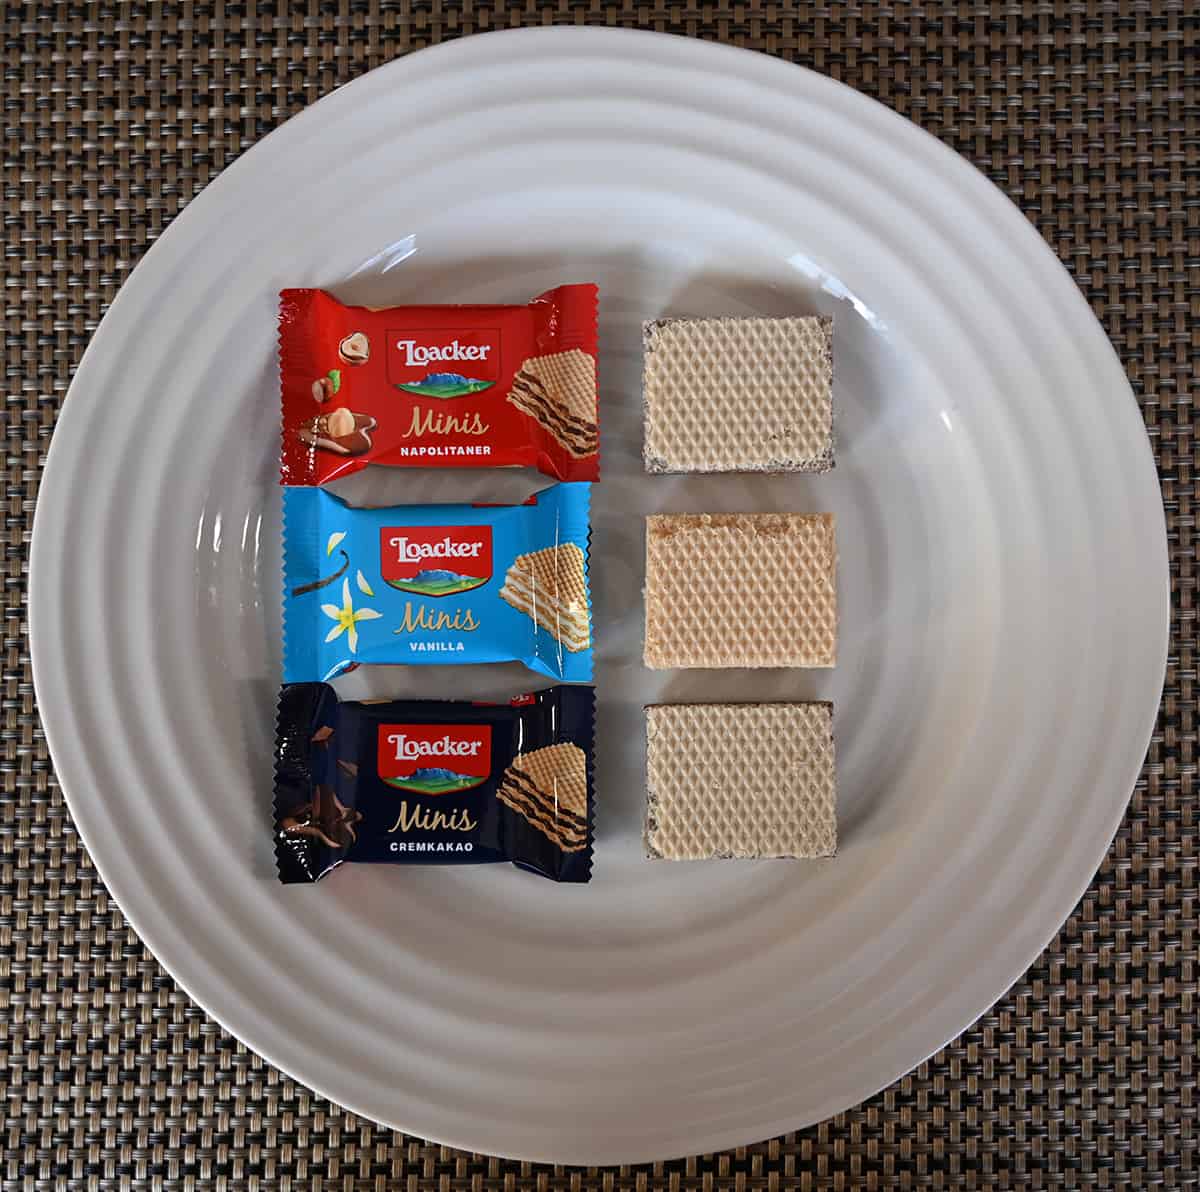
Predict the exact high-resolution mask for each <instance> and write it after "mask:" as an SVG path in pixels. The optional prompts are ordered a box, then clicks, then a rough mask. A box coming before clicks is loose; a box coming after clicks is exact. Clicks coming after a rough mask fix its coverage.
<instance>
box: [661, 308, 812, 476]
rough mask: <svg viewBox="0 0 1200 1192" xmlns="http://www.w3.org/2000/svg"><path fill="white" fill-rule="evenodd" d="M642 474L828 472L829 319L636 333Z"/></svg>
mask: <svg viewBox="0 0 1200 1192" xmlns="http://www.w3.org/2000/svg"><path fill="white" fill-rule="evenodd" d="M643 337H644V344H645V355H644V366H643V367H644V372H643V386H642V389H643V400H644V404H645V420H646V425H645V441H644V457H645V465H646V471H648V472H825V471H828V470H829V469H830V468H831V467H833V320H832V319H831V318H828V317H815V316H809V317H800V318H783V319H766V318H746V319H738V318H719V319H661V320H659V321H657V322H652V323H647V324H646V325H645V327H644V329H643Z"/></svg>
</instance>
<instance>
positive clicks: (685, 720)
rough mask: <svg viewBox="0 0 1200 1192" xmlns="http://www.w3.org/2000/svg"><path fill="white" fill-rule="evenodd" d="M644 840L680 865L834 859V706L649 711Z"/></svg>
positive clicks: (699, 707)
mask: <svg viewBox="0 0 1200 1192" xmlns="http://www.w3.org/2000/svg"><path fill="white" fill-rule="evenodd" d="M645 845H646V853H647V855H648V856H650V857H654V858H661V859H665V860H672V861H687V860H701V859H704V858H709V857H829V856H833V855H834V853H835V852H836V851H837V779H836V774H835V770H834V746H833V707H832V705H831V704H827V703H803V704H663V705H658V706H653V707H649V708H647V709H646V828H645Z"/></svg>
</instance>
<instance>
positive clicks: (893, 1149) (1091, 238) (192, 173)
mask: <svg viewBox="0 0 1200 1192" xmlns="http://www.w3.org/2000/svg"><path fill="white" fill-rule="evenodd" d="M0 11H2V13H3V18H2V19H3V31H4V76H5V105H4V138H5V143H4V153H5V167H4V208H3V215H4V246H5V290H4V320H5V324H4V335H5V339H4V348H5V352H4V362H5V376H6V381H7V384H6V387H5V400H4V425H5V449H6V450H5V458H4V470H5V476H4V478H5V481H6V501H5V506H4V510H5V518H4V528H3V549H4V573H3V574H4V605H3V608H4V626H3V638H4V641H3V649H4V673H3V709H2V715H0V737H2V741H3V751H2V755H0V773H2V776H3V796H2V802H0V1115H2V1117H3V1127H2V1131H0V1181H3V1186H4V1187H5V1188H9V1187H11V1188H42V1187H55V1186H61V1187H66V1186H78V1187H96V1188H110V1187H112V1188H116V1187H124V1186H130V1185H134V1186H137V1185H140V1186H162V1187H168V1188H224V1187H229V1188H255V1187H263V1188H267V1187H270V1188H306V1189H307V1188H333V1187H336V1188H359V1187H362V1188H392V1187H403V1188H407V1189H415V1188H418V1187H426V1186H428V1187H437V1188H439V1189H444V1190H446V1192H455V1190H458V1189H464V1190H465V1189H468V1188H470V1189H475V1190H487V1192H491V1190H496V1189H502V1188H503V1189H519V1188H525V1187H527V1186H528V1187H530V1188H533V1187H536V1188H538V1189H544V1190H551V1189H559V1188H563V1189H566V1188H572V1189H574V1188H591V1187H600V1188H609V1189H620V1190H624V1189H648V1188H653V1187H658V1186H663V1187H670V1188H678V1189H699V1188H724V1187H736V1188H746V1189H759V1188H771V1189H783V1188H792V1187H800V1188H809V1187H814V1188H815V1187H834V1188H877V1187H912V1186H917V1187H975V1186H984V1185H987V1186H1001V1187H1019V1188H1026V1187H1028V1188H1032V1187H1052V1186H1053V1187H1058V1186H1063V1185H1064V1184H1069V1185H1073V1186H1079V1185H1087V1186H1100V1187H1107V1186H1117V1185H1123V1184H1132V1185H1135V1186H1144V1185H1148V1184H1156V1185H1166V1186H1175V1187H1178V1186H1182V1185H1185V1184H1194V1183H1197V1182H1200V1164H1198V1161H1197V1150H1196V1129H1195V1116H1196V1113H1197V1103H1196V1100H1197V1099H1196V1080H1197V1073H1196V1033H1195V1026H1194V1019H1195V1016H1196V1013H1197V999H1196V979H1197V963H1196V945H1197V932H1196V925H1195V921H1196V914H1197V897H1196V886H1197V855H1198V853H1200V842H1198V839H1197V827H1196V804H1195V790H1196V763H1197V758H1196V713H1195V709H1194V699H1195V694H1196V692H1195V687H1196V663H1197V624H1196V611H1195V599H1196V544H1195V533H1196V515H1195V512H1194V510H1195V503H1196V498H1197V480H1196V469H1197V449H1198V448H1197V440H1196V417H1197V414H1196V409H1195V406H1194V398H1195V392H1194V388H1193V386H1194V384H1195V366H1196V362H1197V360H1200V270H1198V257H1200V107H1198V105H1200V86H1198V84H1197V80H1198V78H1200V9H1198V8H1197V5H1196V4H1195V3H1194V0H1161V2H1157V0H1156V2H1153V3H1148V2H1144V0H1121V2H1117V3H1104V2H1091V3H1035V2H1028V3H994V4H988V3H974V4H973V3H966V2H963V3H958V4H955V3H948V4H916V5H911V6H910V5H907V4H905V5H895V4H874V3H862V4H821V5H811V6H810V5H802V6H797V7H792V6H789V5H786V4H781V3H777V2H775V0H642V2H640V0H548V2H542V0H520V2H516V0H513V2H512V3H506V2H505V0H410V2H406V3H401V4H389V3H382V2H380V0H321V2H320V3H317V2H312V3H309V4H307V5H296V6H289V5H286V4H275V3H269V4H268V3H244V4H230V5H214V6H210V5H204V4H192V3H171V4H162V5H147V6H140V5H129V4H85V3H82V2H77V3H58V4H55V3H26V4H20V3H7V4H5V5H4V6H3V8H2V9H0ZM551 22H575V23H583V22H594V23H597V24H610V25H630V26H637V27H641V28H653V29H660V30H668V31H674V32H680V33H687V34H691V35H694V36H700V37H707V38H713V39H720V40H724V41H730V42H734V43H736V44H738V45H743V46H749V47H752V48H755V49H759V50H763V51H765V52H767V53H769V54H775V55H777V56H779V57H782V58H786V59H788V60H790V61H793V62H798V63H802V64H804V65H806V66H810V67H812V68H814V69H815V70H818V71H821V72H823V73H825V74H828V75H832V76H833V77H834V78H837V79H841V80H844V81H845V82H847V83H850V84H852V85H853V86H855V87H857V88H858V89H859V90H861V91H863V92H865V93H867V94H869V95H873V96H876V97H878V98H879V99H881V100H882V101H883V102H884V103H886V104H888V105H890V106H891V107H893V108H895V109H896V110H897V111H899V112H902V113H903V114H904V115H906V116H908V117H910V118H911V119H912V120H914V121H916V122H917V123H918V124H920V125H921V126H922V127H924V128H926V129H928V130H929V131H930V132H932V133H933V134H934V135H935V136H937V137H939V138H941V139H942V140H943V141H944V142H945V143H946V144H948V145H950V146H951V147H953V148H954V149H956V150H957V151H958V152H960V153H962V154H963V155H965V156H966V157H967V158H968V159H969V160H971V161H972V162H974V163H975V164H976V165H977V166H979V168H980V169H982V170H983V171H984V172H985V173H986V174H987V175H988V176H989V177H990V178H992V179H993V180H994V181H995V182H996V184H997V185H998V186H1000V187H1001V188H1002V189H1003V190H1004V191H1005V192H1006V193H1008V194H1009V195H1010V196H1012V198H1013V199H1014V200H1015V201H1016V202H1017V203H1019V204H1020V206H1021V207H1022V209H1023V210H1024V211H1025V212H1026V214H1027V215H1028V216H1029V218H1030V219H1031V220H1032V221H1033V222H1034V223H1035V224H1036V225H1037V227H1038V228H1039V229H1040V231H1041V232H1042V234H1043V235H1044V236H1045V237H1046V239H1047V240H1048V241H1049V242H1050V244H1051V245H1052V246H1053V247H1054V249H1055V251H1056V252H1057V253H1058V255H1059V257H1060V258H1061V259H1062V261H1063V263H1064V264H1065V265H1066V266H1067V268H1068V269H1069V270H1070V271H1071V272H1072V274H1073V275H1074V277H1075V279H1076V281H1077V282H1078V284H1079V286H1080V288H1081V289H1082V290H1083V292H1084V293H1085V294H1086V296H1087V298H1088V300H1089V302H1090V303H1091V305H1092V309H1093V310H1094V311H1095V312H1096V315H1097V316H1098V317H1099V319H1100V320H1101V322H1102V323H1103V324H1104V326H1105V328H1106V330H1107V331H1108V334H1109V335H1110V336H1111V337H1112V340H1113V342H1114V343H1115V344H1116V346H1117V350H1118V351H1119V353H1120V355H1121V358H1122V360H1123V361H1124V363H1125V366H1126V368H1127V370H1128V373H1129V377H1130V380H1131V381H1132V382H1133V386H1134V389H1135V391H1136V392H1137V395H1138V398H1139V400H1140V401H1141V403H1142V409H1143V412H1144V414H1145V419H1146V425H1147V427H1148V428H1149V432H1150V437H1151V440H1152V442H1153V444H1154V450H1155V453H1156V455H1157V458H1158V465H1159V471H1160V475H1161V477H1162V485H1163V494H1164V497H1165V501H1166V509H1167V521H1168V532H1169V535H1170V548H1171V573H1172V578H1173V610H1174V623H1173V637H1172V644H1171V655H1170V664H1169V669H1168V674H1167V687H1166V693H1165V698H1164V701H1163V706H1162V712H1161V715H1160V718H1159V723H1158V728H1157V731H1156V732H1155V735H1154V740H1153V744H1152V745H1151V748H1150V753H1149V757H1148V759H1147V763H1146V766H1145V769H1144V771H1143V774H1142V778H1141V780H1140V782H1139V784H1138V787H1137V791H1136V793H1135V795H1134V798H1133V804H1132V807H1131V809H1130V812H1129V815H1128V816H1127V818H1126V820H1125V824H1124V826H1123V828H1122V829H1121V832H1120V835H1119V836H1118V838H1117V840H1116V842H1115V844H1114V845H1113V848H1112V850H1111V852H1110V853H1109V856H1108V860H1107V861H1106V863H1105V865H1104V867H1103V869H1102V870H1101V872H1100V874H1099V875H1098V876H1097V878H1096V880H1095V881H1094V882H1093V883H1092V886H1091V888H1090V890H1089V891H1088V893H1087V896H1086V897H1085V898H1084V900H1083V902H1082V903H1081V904H1080V906H1079V907H1078V909H1077V910H1076V912H1075V914H1074V915H1073V916H1072V918H1071V920H1070V921H1069V922H1068V923H1067V925H1066V926H1065V927H1064V928H1063V929H1062V931H1061V932H1060V933H1059V935H1058V937H1057V938H1056V939H1055V941H1054V943H1053V944H1052V945H1051V947H1050V948H1049V949H1048V950H1047V951H1046V953H1045V955H1044V956H1043V957H1042V958H1041V960H1039V961H1038V963H1037V964H1036V965H1035V966H1034V967H1033V968H1032V969H1031V970H1030V972H1029V973H1028V974H1027V975H1026V977H1025V978H1024V979H1023V980H1022V981H1020V982H1019V983H1018V985H1017V986H1016V987H1015V988H1014V989H1013V990H1012V991H1011V992H1010V993H1009V994H1008V995H1007V996H1006V997H1005V998H1003V999H1002V1000H1001V1002H1000V1003H999V1005H998V1006H997V1007H996V1008H995V1009H994V1010H992V1011H991V1012H990V1013H989V1014H987V1015H986V1016H985V1017H984V1018H983V1020H982V1021H981V1022H979V1023H978V1024H977V1025H976V1026H975V1027H974V1028H973V1029H971V1030H970V1031H968V1032H967V1034H966V1035H964V1036H963V1037H962V1038H961V1039H960V1040H958V1041H957V1042H956V1043H954V1044H953V1045H951V1046H949V1047H947V1048H946V1049H945V1050H943V1051H942V1052H940V1053H939V1054H938V1055H937V1056H935V1057H934V1058H933V1059H932V1060H930V1061H929V1062H928V1063H926V1064H924V1065H922V1066H921V1067H920V1068H919V1069H918V1070H917V1071H916V1072H914V1073H913V1074H911V1075H910V1076H908V1077H906V1078H905V1079H903V1080H901V1081H899V1082H898V1083H896V1084H895V1085H893V1086H892V1087H891V1088H890V1089H888V1090H887V1091H886V1092H884V1093H881V1094H880V1095H879V1096H877V1097H875V1098H873V1099H872V1100H871V1101H869V1102H868V1103H867V1104H865V1105H863V1106H861V1107H859V1108H858V1109H855V1110H853V1111H852V1112H849V1113H846V1114H842V1115H841V1116H839V1117H838V1118H835V1119H833V1120H832V1121H829V1122H827V1123H825V1124H823V1125H821V1126H819V1127H816V1128H814V1129H811V1130H806V1131H803V1132H802V1133H799V1134H791V1135H787V1136H785V1137H783V1138H778V1139H775V1140H773V1141H770V1142H763V1143H762V1144H760V1145H757V1146H753V1147H747V1148H745V1149H742V1150H737V1151H731V1152H728V1153H726V1154H721V1155H712V1156H705V1157H703V1158H697V1159H693V1160H687V1161H680V1162H673V1163H663V1164H656V1165H653V1166H647V1167H638V1168H620V1169H611V1170H605V1171H572V1170H564V1169H554V1168H539V1167H535V1166H532V1165H528V1164H518V1163H510V1162H505V1161H501V1160H496V1159H490V1158H487V1157H481V1156H477V1155H469V1154H464V1153H460V1152H456V1151H453V1150H449V1149H446V1148H443V1147H438V1146H434V1145H430V1144H426V1143H424V1142H421V1141H420V1140H417V1139H412V1138H406V1137H404V1136H402V1135H398V1134H395V1133H392V1132H391V1131H388V1130H384V1129H381V1128H379V1127H377V1126H375V1125H374V1124H372V1123H370V1122H367V1121H364V1120H362V1119H361V1118H358V1117H355V1116H354V1115H353V1114H349V1113H346V1112H343V1111H342V1110H340V1109H338V1108H337V1107H335V1106H333V1105H330V1104H328V1103H327V1102H325V1101H323V1100H321V1099H320V1098H318V1097H316V1096H314V1095H313V1094H312V1093H310V1092H308V1091H307V1090H306V1089H304V1088H303V1087H301V1086H299V1085H297V1084H296V1083H294V1082H293V1081H291V1080H289V1079H287V1078H285V1077H283V1076H281V1075H280V1074H279V1073H278V1072H276V1071H275V1070H274V1069H272V1068H271V1067H270V1066H269V1065H267V1064H266V1063H264V1062H263V1061H261V1060H260V1059H258V1058H257V1057H256V1056H254V1055H252V1054H250V1053H248V1052H247V1051H246V1050H245V1049H244V1048H243V1047H242V1046H240V1045H239V1044H238V1043H236V1042H235V1041H234V1040H233V1039H231V1038H230V1037H229V1036H228V1035H226V1034H225V1033H224V1032H223V1031H222V1030H221V1029H220V1028H218V1027H217V1026H215V1025H214V1024H213V1023H212V1022H210V1021H209V1020H208V1019H207V1018H206V1016H205V1015H204V1014H203V1013H202V1012H201V1011H200V1010H198V1009H197V1008H196V1007H195V1006H193V1005H192V1004H191V1003H190V1002H189V1000H188V999H187V997H186V996H184V995H183V994H182V993H180V992H179V990H178V989H176V987H175V985H174V983H173V982H172V981H171V979H170V978H169V977H167V976H166V975H165V974H164V973H163V972H162V970H161V969H160V968H159V966H158V965H157V963H156V962H155V960H154V958H153V957H152V956H151V955H150V954H149V953H148V952H147V951H146V950H145V949H144V948H143V947H142V945H141V943H140V942H139V941H138V939H137V937H136V936H135V935H134V934H133V932H132V931H131V930H130V929H129V927H128V926H127V925H126V923H125V921H124V919H123V918H122V916H121V914H120V912H119V911H118V909H117V907H116V906H115V905H114V903H113V902H112V901H111V899H110V898H109V897H108V895H107V894H106V892H105V890H104V888H103V887H102V885H101V884H100V882H99V881H98V880H97V878H96V876H95V872H94V870H93V869H92V866H91V864H90V862H89V860H88V858H87V855H86V854H85V852H84V850H83V848H82V846H81V845H80V842H79V840H78V838H77V836H76V835H75V832H74V830H73V828H72V826H71V821H70V817H69V816H68V815H67V812H66V810H65V808H64V805H63V801H62V797H61V794H60V792H59V790H58V788H57V786H56V784H55V780H54V775H53V771H52V769H51V766H50V761H49V758H48V757H47V754H46V747H45V743H44V741H43V739H42V736H41V732H40V730H39V727H38V719H37V712H36V709H35V707H34V700H33V687H32V683H31V680H30V673H29V656H28V647H27V643H26V638H25V631H26V618H25V608H24V579H25V560H26V552H27V548H28V542H29V527H30V521H31V518H32V513H33V506H34V500H35V497H36V494H37V485H38V476H39V469H40V466H41V463H42V461H43V458H44V454H45V450H46V446H47V443H48V442H49V439H50V434H51V431H52V429H53V427H54V420H55V416H56V413H57V410H58V407H59V403H60V401H61V399H62V396H63V394H64V392H65V391H66V388H67V384H68V382H69V381H70V379H71V374H72V370H73V369H74V367H75V365H76V363H77V362H78V360H79V357H80V354H81V353H82V351H83V348H84V345H85V344H86V343H87V341H88V337H89V336H90V335H91V333H92V331H93V330H94V329H95V327H96V325H97V323H98V322H99V320H100V317H101V315H102V314H103V313H104V310H105V308H106V306H107V304H108V303H109V302H110V301H111V300H112V298H113V295H114V294H115V293H116V291H117V288H118V287H119V286H120V284H121V282H122V280H123V279H124V278H125V276H126V274H127V273H128V272H129V270H130V268H131V267H132V266H133V265H134V263H135V262H136V261H137V259H138V258H139V256H140V255H141V254H142V252H143V251H144V250H145V249H146V247H147V245H148V244H149V243H150V242H151V241H153V240H154V238H155V237H156V236H158V235H159V233H160V232H161V231H162V230H163V228H164V227H165V226H166V225H167V224H168V223H169V222H170V220H171V219H172V218H173V217H174V216H175V214H176V213H177V212H178V211H180V210H181V209H182V208H183V207H184V205H185V204H186V203H187V202H188V200H189V199H190V198H191V197H192V196H193V195H195V194H196V192H197V191H198V190H199V189H200V188H201V187H202V186H203V185H204V184H205V183H206V182H207V181H208V180H209V179H211V178H212V177H214V176H215V175H216V174H217V173H219V172H220V171H221V170H222V169H224V167H225V166H227V165H228V164H229V163H230V162H231V161H232V160H233V159H234V158H235V157H237V155H238V154H239V153H241V152H242V151H243V150H244V149H246V148H247V147H248V146H250V145H252V144H253V143H254V142H255V141H257V140H258V139H259V138H260V137H262V136H263V134H264V133H266V132H267V131H269V130H270V129H271V128H273V127H275V126H276V125H277V124H279V123H280V122H281V121H283V120H284V119H286V118H287V117H288V116H290V115H292V114H293V113H295V112H297V111H299V110H300V109H301V108H303V107H304V106H305V105H306V104H309V103H311V102H312V101H313V100H315V99H317V98H319V97H320V96H322V95H324V94H326V93H327V92H329V91H331V90H333V89H334V88H335V87H337V86H338V85H339V84H341V83H344V82H346V81H347V80H349V79H353V78H355V77H356V76H358V75H360V74H362V73H363V72H364V71H366V70H368V69H369V68H371V67H373V66H377V65H379V64H380V63H383V62H386V61H388V60H390V59H392V58H394V57H396V56H397V55H400V54H403V53H406V52H407V51H409V50H413V49H416V48H418V47H420V46H424V45H428V44H430V43H432V42H437V41H441V40H444V39H447V38H450V37H456V36H458V35H461V34H464V33H471V32H477V31H482V30H487V29H494V28H498V27H507V26H515V25H523V24H548V23H551ZM1119 565H1120V561H1119V560H1114V566H1119Z"/></svg>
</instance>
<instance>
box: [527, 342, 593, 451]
mask: <svg viewBox="0 0 1200 1192" xmlns="http://www.w3.org/2000/svg"><path fill="white" fill-rule="evenodd" d="M508 400H509V401H510V402H511V403H512V404H513V405H514V406H516V407H517V409H518V410H520V411H522V412H523V413H525V414H528V415H529V417H530V418H532V419H534V420H535V421H536V422H537V423H538V424H539V425H541V426H543V427H544V428H545V429H546V430H547V431H549V433H550V434H552V435H553V436H554V438H555V439H557V440H558V442H559V443H561V444H562V445H563V447H564V448H565V449H566V450H567V451H568V452H569V453H570V454H571V455H572V456H574V457H575V458H577V459H582V458H584V457H585V456H589V455H594V454H595V453H596V451H597V450H598V448H599V445H600V438H599V426H598V425H597V422H596V361H595V358H594V357H593V356H589V355H588V354H587V353H586V352H581V351H579V350H578V349H573V350H572V351H570V352H558V353H556V354H554V355H553V356H535V357H533V358H532V359H529V360H526V361H525V363H524V364H522V365H521V369H520V371H519V372H518V373H517V375H516V377H515V378H514V379H513V383H512V388H511V389H510V390H509V393H508Z"/></svg>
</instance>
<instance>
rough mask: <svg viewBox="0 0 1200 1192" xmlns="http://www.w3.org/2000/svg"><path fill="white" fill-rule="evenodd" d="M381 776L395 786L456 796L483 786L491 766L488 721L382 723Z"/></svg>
mask: <svg viewBox="0 0 1200 1192" xmlns="http://www.w3.org/2000/svg"><path fill="white" fill-rule="evenodd" d="M376 757H377V759H378V760H377V766H376V768H377V770H378V773H379V777H380V778H381V779H382V780H383V781H384V782H386V783H387V784H388V786H392V787H395V788H396V789H397V790H403V791H414V792H416V793H417V794H421V795H452V794H456V793H457V792H458V791H465V790H470V789H471V788H472V787H474V786H479V785H480V783H482V782H483V781H484V780H485V779H486V778H487V776H488V775H489V774H490V773H491V769H492V729H491V726H490V725H487V724H381V725H380V726H379V741H378V747H377V751H376Z"/></svg>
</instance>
